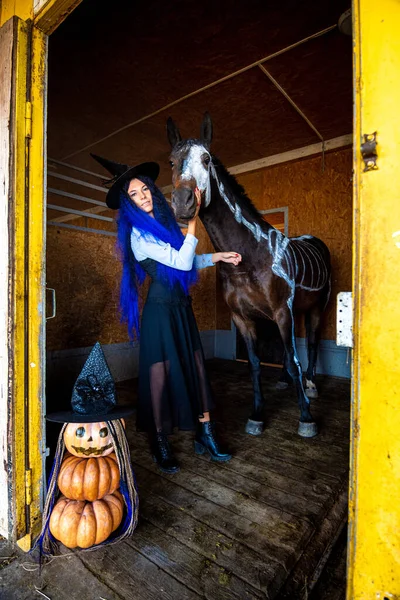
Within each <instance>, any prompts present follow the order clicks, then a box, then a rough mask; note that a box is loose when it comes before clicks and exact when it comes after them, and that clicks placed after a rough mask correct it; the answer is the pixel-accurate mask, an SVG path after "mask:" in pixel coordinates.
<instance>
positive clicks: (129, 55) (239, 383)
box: [46, 0, 353, 599]
mask: <svg viewBox="0 0 400 600" xmlns="http://www.w3.org/2000/svg"><path fill="white" fill-rule="evenodd" d="M348 8H349V4H348V0H343V1H335V2H334V1H333V0H331V1H326V2H318V1H317V0H307V1H306V2H303V1H302V2H300V1H298V0H281V1H280V2H260V1H259V0H246V2H244V1H243V0H238V1H235V2H228V1H227V0H221V1H217V2H216V1H215V0H214V1H213V2H211V1H210V0H204V1H203V2H201V3H200V2H195V1H194V0H189V1H188V0H186V1H183V0H175V1H174V2H173V3H172V4H171V3H165V2H162V1H161V0H147V2H143V1H142V0H140V1H139V0H135V1H132V0H130V1H128V0H115V2H114V3H113V5H112V8H111V7H110V5H109V4H106V3H99V2H96V1H95V0H83V2H82V3H81V4H80V5H79V6H78V7H77V8H76V9H75V10H74V12H73V13H72V14H71V15H70V16H68V18H67V19H66V20H65V21H64V22H63V23H62V24H61V25H60V26H59V27H58V29H57V30H56V31H55V32H54V33H53V34H52V35H51V37H50V41H49V78H48V141H47V149H48V190H47V198H48V206H47V274H46V281H47V286H48V292H47V298H48V306H47V333H46V335H47V341H46V346H47V406H48V410H50V409H51V410H53V409H58V408H59V407H60V406H61V405H62V404H64V405H66V406H67V405H68V403H69V401H70V394H71V388H72V384H73V382H74V381H75V379H76V377H77V375H78V374H79V370H80V368H81V367H82V365H83V363H84V361H85V359H86V357H87V355H88V353H89V351H90V349H91V347H92V346H93V345H94V343H95V342H96V341H100V342H101V344H102V346H103V349H104V351H105V354H106V357H107V360H108V362H109V365H110V368H111V371H112V373H113V376H114V378H115V380H116V381H117V382H119V389H120V394H121V398H122V399H123V400H126V401H132V400H134V399H135V393H136V392H135V390H136V384H135V377H136V376H137V372H138V344H137V343H135V344H133V345H132V344H131V343H129V340H128V336H127V333H126V328H125V326H124V325H123V324H121V323H120V320H119V314H118V288H119V277H120V263H119V260H118V256H117V253H116V250H115V243H116V237H115V232H116V226H115V213H114V212H113V211H110V210H108V209H107V207H106V205H105V193H106V189H105V188H104V185H103V184H104V182H105V181H106V180H107V179H108V178H109V174H108V173H107V172H106V171H103V170H102V169H101V167H100V166H99V165H98V164H97V163H96V162H95V161H94V160H93V159H92V158H91V156H90V153H94V154H97V155H100V156H104V157H107V158H110V159H112V160H116V161H119V162H121V163H124V164H129V165H135V164H138V163H140V162H144V161H148V160H152V161H156V162H158V163H159V164H160V166H161V173H160V177H159V180H158V182H157V183H158V185H159V187H161V188H162V189H163V190H164V192H165V194H166V195H167V196H168V193H169V191H170V184H171V173H170V166H169V162H168V157H169V144H168V141H167V136H166V126H165V125H166V120H167V118H168V117H169V116H172V118H173V119H174V120H175V121H176V122H177V123H178V124H179V127H180V130H181V133H182V135H183V136H184V137H197V136H198V134H199V128H200V123H201V120H202V117H203V114H204V112H205V111H208V112H209V113H210V115H211V117H212V120H213V126H214V138H213V144H212V152H213V153H215V154H216V155H217V156H218V157H219V159H220V160H221V161H222V162H223V164H224V165H225V166H226V167H228V168H229V170H230V171H231V172H232V173H233V174H235V175H236V176H237V179H238V181H239V182H240V183H241V184H242V185H243V186H244V188H245V189H246V192H247V194H248V196H249V197H250V198H251V199H252V201H253V203H254V204H255V206H256V208H257V209H258V210H260V211H261V212H262V213H263V214H264V215H265V218H266V219H267V220H268V221H269V222H270V223H271V224H272V225H274V226H276V227H277V228H279V229H281V230H282V231H284V232H285V233H287V234H288V235H289V236H297V235H302V234H304V233H311V234H313V235H316V236H318V237H320V238H321V239H322V240H324V241H325V243H326V244H327V245H328V246H329V248H330V251H331V254H332V265H333V286H332V295H331V300H330V303H329V305H328V309H327V312H326V316H325V321H324V329H323V335H322V337H323V340H322V342H321V351H320V359H319V363H318V372H319V373H320V374H321V375H324V376H325V377H324V378H323V379H321V386H322V387H321V390H322V392H324V391H326V398H325V399H324V400H323V401H322V403H321V404H320V405H319V406H318V407H317V408H316V414H317V415H319V418H320V421H321V426H320V430H321V433H320V435H319V436H318V438H315V439H314V440H300V439H297V436H296V419H297V408H296V404H295V395H294V393H292V392H291V391H289V392H288V393H287V396H285V399H284V401H281V400H280V398H282V397H281V396H279V397H278V396H277V395H276V392H275V390H274V385H273V383H274V381H275V379H276V378H277V373H278V374H279V369H273V368H271V367H268V366H265V367H264V376H265V378H266V380H267V382H268V383H267V384H266V386H267V390H268V393H269V397H270V406H271V407H272V408H271V410H272V412H271V414H270V415H269V417H270V418H269V419H268V421H267V423H268V424H267V430H266V431H265V432H264V434H263V435H262V436H261V438H257V439H255V438H254V439H251V440H249V439H248V438H247V437H246V436H245V434H244V432H243V429H244V424H245V420H246V418H247V416H248V415H247V413H248V412H249V411H250V403H251V394H252V392H251V386H250V380H249V378H248V373H247V370H246V368H245V365H244V364H243V363H242V362H240V361H244V360H246V354H245V351H244V348H243V344H242V342H241V340H240V338H239V337H238V336H237V333H236V331H235V329H234V328H233V326H232V324H231V319H230V314H229V310H228V308H227V306H226V305H225V304H224V301H223V299H222V296H221V290H220V286H219V281H218V272H217V270H216V269H205V270H203V272H202V273H201V275H200V281H199V283H198V284H197V285H196V287H195V288H194V289H193V293H192V296H193V308H194V312H195V316H196V319H197V323H198V326H199V329H200V332H201V336H202V342H203V346H204V351H205V355H206V358H208V359H210V361H211V362H210V368H211V372H212V383H213V385H214V387H215V388H216V389H217V390H219V392H220V394H221V397H222V400H221V405H222V408H221V410H222V412H223V416H224V422H226V423H227V425H226V431H225V436H226V437H227V438H228V441H229V439H230V437H231V438H232V439H231V441H232V444H233V445H234V446H235V448H234V450H235V460H236V462H235V464H234V465H233V466H232V465H231V464H230V463H229V466H225V467H223V468H222V469H221V470H220V471H219V473H217V470H216V469H215V467H213V469H212V473H211V475H210V477H211V480H212V485H211V488H212V492H210V491H209V487H210V486H209V485H206V482H207V479H204V477H205V476H207V475H206V471H207V470H209V468H208V467H207V465H206V464H205V460H203V459H196V460H197V463H196V461H195V459H194V458H193V457H192V456H190V451H189V440H188V439H187V438H186V437H184V438H182V441H180V442H179V441H177V442H176V443H177V444H180V446H179V452H180V459H181V462H182V464H183V465H184V466H185V465H187V471H186V474H185V469H182V472H181V474H180V475H179V481H178V482H177V483H174V482H175V481H176V480H172V479H171V477H170V476H160V475H158V474H157V471H156V469H155V467H154V466H153V465H152V464H151V458H150V457H147V453H146V452H145V449H144V447H145V441H144V439H143V438H141V437H140V436H139V435H138V434H136V432H135V431H134V423H133V422H132V424H131V425H130V428H129V426H128V431H129V432H130V433H129V436H130V441H131V443H132V447H133V448H134V450H133V460H134V468H137V471H138V473H137V474H138V480H139V484H142V483H143V496H144V505H143V506H144V508H143V522H142V523H141V529H139V530H138V532H139V536H138V537H137V538H136V541H135V542H134V543H133V545H132V544H131V546H129V552H128V555H129V556H131V555H132V556H133V554H132V553H133V552H136V554H137V555H135V557H136V558H135V561H136V563H135V564H137V566H138V569H137V575H135V576H133V575H132V574H130V577H131V578H132V577H133V579H134V585H133V584H132V585H133V587H132V589H136V590H139V589H140V593H141V594H143V595H142V596H140V597H143V598H144V597H146V598H147V597H149V598H150V597H156V594H157V593H159V591H160V589H161V588H163V586H164V589H165V590H166V591H165V595H167V597H171V598H176V597H182V598H183V597H185V598H186V597H187V598H192V597H193V598H194V597H196V598H197V597H207V598H213V599H214V598H236V597H239V598H244V597H246V598H251V597H255V598H258V597H265V595H266V594H268V597H270V598H272V597H285V594H286V597H291V598H295V597H302V596H300V595H299V596H296V595H295V594H300V591H299V590H300V589H302V586H304V580H305V579H306V580H307V578H308V582H309V583H310V581H313V583H312V585H311V584H310V586H309V589H310V590H311V588H312V587H313V586H314V585H315V583H316V575H315V573H317V572H318V568H320V567H321V565H320V564H319V559H318V557H321V556H327V553H328V554H329V549H330V548H331V547H332V544H333V540H334V539H335V536H336V537H337V536H338V535H339V533H340V531H341V527H342V526H343V523H344V521H345V513H346V507H345V499H344V498H345V495H346V478H347V464H348V463H347V452H348V412H349V386H348V378H349V361H348V356H347V352H346V350H345V349H344V348H338V347H337V345H336V294H337V293H338V292H339V291H348V290H350V289H351V253H352V184H351V178H352V148H351V143H352V93H353V92H352V38H351V35H348V33H349V32H348V31H347V34H346V23H348V21H346V20H343V14H344V13H345V11H346V10H347V9H348ZM339 24H340V26H339ZM198 237H199V246H198V251H199V252H211V251H212V250H213V249H212V245H211V242H210V241H209V239H208V236H207V234H206V232H205V230H204V228H203V227H202V226H201V227H199V236H198ZM264 328H265V330H264V331H263V334H264V335H263V337H262V341H261V358H262V360H263V362H264V363H266V364H267V365H271V364H274V365H279V363H280V362H281V357H282V349H281V348H280V346H279V342H278V341H277V336H276V335H275V332H274V330H273V328H272V329H271V327H270V326H265V325H264ZM296 336H297V342H298V349H299V355H300V358H301V360H304V359H305V356H306V350H305V341H304V330H303V328H302V325H301V324H300V323H299V324H298V329H297V331H296ZM271 340H272V341H271ZM228 360H229V361H236V362H235V363H229V362H227V361H228ZM304 364H305V363H304ZM228 371H229V372H230V373H231V377H233V380H230V381H229V382H228V381H226V379H224V377H225V378H226V377H227V375H226V373H227V372H228ZM224 374H225V375H224ZM328 376H329V377H328ZM223 382H225V384H226V385H225V389H228V390H232V394H231V396H230V397H228V395H229V394H228V393H226V392H225V391H224V389H223V385H222V383H223ZM238 389H240V390H241V394H238V393H237V390H238ZM239 396H240V397H239ZM241 401H242V403H241ZM230 403H231V404H230ZM232 406H234V407H235V414H234V415H233V416H232V409H231V407H232ZM239 415H240V416H241V418H239ZM177 439H178V438H177ZM49 440H50V443H52V430H51V429H50V430H49ZM238 465H239V466H238ZM282 470H284V471H282ZM214 472H215V473H214ZM281 472H286V474H287V477H286V479H285V477H284V476H282V475H281ZM233 474H235V478H236V483H235V484H232V477H233ZM188 481H189V482H188ZM238 482H239V483H238ZM304 482H306V484H304ZM196 486H197V487H196ZM235 486H236V487H235ZM246 490H247V491H246ZM216 506H217V507H219V508H220V510H218V511H217V512H215V507H216ZM234 506H235V508H234ZM271 506H272V507H273V508H271ZM310 506H311V507H312V509H310ZM168 507H169V509H170V512H168V510H167V509H168ZM266 507H267V508H266ZM179 509H181V511H180V512H179ZM268 511H269V512H268ZM271 511H272V512H271ZM274 511H275V512H274ZM279 511H280V514H281V517H282V518H281V520H279V518H278V513H279ZM272 513H273V514H272ZM211 514H215V515H216V517H215V522H212V519H211V520H210V515H211ZM171 515H174V516H173V517H172V516H171ZM179 515H181V517H182V522H180V521H179V519H178V516H179ZM221 515H223V516H221ZM229 515H230V516H231V518H232V519H233V521H232V522H231V523H229V526H228V525H226V523H227V522H228V521H229V518H230V517H229ZM260 515H262V517H260ZM271 515H272V516H271ZM288 515H289V516H288ZM184 517H185V518H184ZM292 517H293V518H292ZM169 519H172V521H173V525H171V526H170V525H169ZM268 519H270V520H269V521H268ZM255 530H257V534H254V535H255V538H254V539H252V538H251V535H252V531H253V532H254V531H255ZM279 531H281V532H282V535H281V536H280V534H279ZM288 531H289V532H290V531H293V539H292V540H290V541H289V538H290V536H289V535H288ZM271 532H273V535H272V533H271ZM210 536H211V537H210ZM218 536H221V538H219V537H218ZM274 536H275V537H274ZM210 539H212V540H213V544H214V546H213V547H211V546H212V544H211V545H210ZM220 539H221V540H223V541H222V542H221V543H220ZM207 540H208V541H207ZM268 540H269V541H268ZM271 540H272V541H271ZM312 540H314V546H313V545H312ZM214 542H215V543H214ZM135 544H136V545H135ZM149 548H150V549H151V548H152V549H153V550H149ZM155 549H156V550H155ZM101 552H102V553H103V554H102V555H101V557H100V558H99V559H98V562H97V563H96V560H97V559H91V558H89V559H85V560H86V561H88V564H87V565H86V566H87V568H88V569H89V570H91V571H92V572H93V573H97V574H99V573H101V571H102V569H104V568H105V567H104V561H106V560H107V559H110V560H111V559H112V560H114V561H120V562H118V564H119V568H120V569H121V570H124V569H126V570H127V569H128V563H127V564H126V565H125V566H124V563H123V559H122V558H118V559H117V558H116V557H117V556H118V554H115V552H117V551H116V550H115V551H112V550H110V549H109V550H107V551H101ZM107 552H108V554H107ZM113 552H114V554H112V553H113ZM313 553H314V554H313ZM111 556H112V558H110V557H111ZM132 556H131V560H133V558H132ZM307 556H313V557H314V558H310V565H311V566H310V568H308V567H307V568H306V567H305V566H304V565H305V564H307ZM172 557H173V558H172ZM255 557H257V560H256V559H255ZM121 561H122V562H121ZM138 561H139V562H138ZM89 563H90V564H89ZM139 563H140V564H139ZM154 565H157V567H158V569H159V571H157V573H159V574H158V575H157V577H156V578H155V580H154V581H153V582H149V581H147V578H145V577H144V576H143V574H141V573H142V572H141V569H143V568H144V567H147V568H148V569H149V571H148V572H149V573H151V572H153V571H152V570H151V569H153V568H154ZM282 565H283V570H282V569H281V566H282ZM139 567H140V568H139ZM296 568H297V570H296ZM307 569H308V570H307ZM320 571H321V568H320ZM160 573H161V574H160ZM278 573H279V574H278ZM283 573H285V575H283ZM135 577H136V579H135ZM312 577H314V579H315V581H314V580H312ZM196 581H197V583H196ZM210 582H211V583H212V585H211V584H210ZM107 585H108V586H109V591H110V590H112V593H113V594H116V595H115V597H120V596H118V585H117V584H116V582H115V581H109V582H108V583H107ZM135 586H136V587H135ZM174 586H175V587H174ZM110 593H111V592H110ZM121 593H122V592H121ZM127 593H128V592H124V593H122V596H121V597H124V598H129V597H130V596H129V595H126V594H127ZM279 595H280V596H279ZM107 597H108V596H107ZM132 597H139V596H132ZM157 597H158V596H157Z"/></svg>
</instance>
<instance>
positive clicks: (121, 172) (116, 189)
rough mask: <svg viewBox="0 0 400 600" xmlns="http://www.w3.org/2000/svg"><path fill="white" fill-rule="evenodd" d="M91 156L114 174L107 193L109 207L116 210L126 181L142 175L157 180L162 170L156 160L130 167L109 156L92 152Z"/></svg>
mask: <svg viewBox="0 0 400 600" xmlns="http://www.w3.org/2000/svg"><path fill="white" fill-rule="evenodd" d="M90 156H91V157H92V158H94V159H95V160H97V162H98V163H100V164H101V166H102V167H104V168H105V169H107V171H108V172H109V173H111V175H112V176H113V178H112V179H111V180H110V181H109V182H108V183H111V184H112V185H111V187H110V189H109V190H108V193H107V197H106V204H107V206H108V207H109V208H112V209H114V210H116V209H118V208H119V206H120V191H121V188H122V186H123V185H124V183H126V182H127V181H129V180H130V179H135V178H136V177H138V178H139V179H140V176H141V175H142V176H144V177H150V179H152V180H153V181H155V180H156V179H157V177H158V174H159V172H160V166H159V165H158V164H157V163H156V162H145V163H142V164H140V165H137V166H136V167H130V166H129V165H123V164H121V163H117V162H115V161H113V160H108V158H102V157H101V156H97V155H96V154H90Z"/></svg>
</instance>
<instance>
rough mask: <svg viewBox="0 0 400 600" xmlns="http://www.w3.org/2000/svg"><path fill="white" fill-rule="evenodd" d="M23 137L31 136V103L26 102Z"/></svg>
mask: <svg viewBox="0 0 400 600" xmlns="http://www.w3.org/2000/svg"><path fill="white" fill-rule="evenodd" d="M25 137H27V138H29V139H31V137H32V103H31V102H27V103H26V105H25Z"/></svg>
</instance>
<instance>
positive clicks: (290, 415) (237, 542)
mask: <svg viewBox="0 0 400 600" xmlns="http://www.w3.org/2000/svg"><path fill="white" fill-rule="evenodd" d="M208 368H209V374H210V378H211V382H212V387H213V390H214V393H215V396H216V399H217V402H218V405H219V413H218V422H219V423H220V431H221V433H222V437H223V438H224V439H225V440H226V442H227V444H228V446H229V448H230V449H231V450H232V452H233V454H234V457H233V459H232V460H231V461H230V462H229V463H225V464H216V463H211V462H210V460H209V458H207V457H199V456H195V455H194V452H193V442H192V439H193V434H192V433H190V432H180V433H179V434H176V435H174V436H172V438H171V442H172V445H173V447H174V449H175V451H176V454H177V457H178V459H179V461H180V463H181V471H180V472H179V473H177V474H175V475H166V474H162V473H160V472H159V471H158V469H157V467H156V465H155V464H154V463H153V461H152V459H151V456H150V453H149V449H148V445H147V440H146V437H145V436H144V435H143V434H139V433H137V432H136V431H135V428H134V419H133V418H132V419H129V420H128V421H127V433H128V438H129V441H130V446H131V449H132V460H133V466H134V470H135V473H136V477H137V482H138V486H139V497H140V522H139V526H138V528H137V530H136V532H135V534H134V536H133V537H132V538H131V539H130V540H129V541H126V542H124V543H121V544H119V545H116V546H110V547H108V548H104V549H101V550H98V551H95V552H89V553H87V552H86V553H78V554H75V555H73V556H70V557H68V558H63V559H56V560H55V561H54V562H53V563H52V564H51V565H49V566H48V567H46V568H45V569H44V571H43V573H42V575H41V580H40V585H42V588H41V589H43V590H44V592H45V593H46V594H47V595H48V596H49V597H50V598H51V599H52V600H54V599H57V600H58V599H62V598H64V595H63V593H58V591H57V590H58V587H57V585H58V584H57V581H59V582H60V583H61V582H65V581H67V580H68V575H67V572H68V573H69V574H70V575H69V577H70V580H69V581H70V586H72V587H73V585H74V584H73V579H74V576H73V573H74V572H75V570H76V572H77V573H79V578H80V582H81V578H82V577H86V579H87V585H88V588H87V589H88V590H91V591H90V593H89V595H86V596H85V595H82V594H81V595H79V596H78V595H75V594H72V595H70V597H72V598H75V597H76V598H79V599H80V600H86V598H88V599H89V598H90V599H95V598H105V599H106V600H114V599H115V600H130V599H132V600H133V599H135V600H142V599H143V600H147V599H148V600H150V599H157V600H158V599H159V598H166V599H168V600H169V599H170V600H177V599H190V600H191V599H199V598H206V599H209V600H225V599H229V598H232V599H251V598H270V599H272V598H282V599H284V598H290V599H291V600H294V599H296V598H298V599H301V600H303V598H304V599H305V598H307V597H308V594H309V592H310V591H311V589H312V588H314V595H313V598H316V597H317V596H315V593H316V592H317V588H318V585H316V586H315V583H316V581H317V579H318V575H319V573H321V572H322V570H323V567H324V565H325V562H326V558H327V556H328V553H329V550H330V548H331V547H332V545H333V543H334V541H335V540H336V539H337V538H338V536H339V535H340V531H341V529H342V528H343V525H344V523H345V520H346V511H347V507H346V504H347V480H348V447H349V442H348V439H349V405H350V389H349V383H348V382H346V381H343V380H339V379H334V378H327V377H322V378H320V379H319V390H320V395H321V398H320V399H318V400H315V401H313V403H312V412H313V414H314V417H315V419H316V420H317V422H318V425H319V427H320V434H319V435H318V437H316V438H314V439H302V438H300V437H299V436H298V435H297V433H296V430H297V424H298V410H297V404H296V398H295V394H294V391H293V390H292V389H290V390H289V391H284V392H277V391H276V390H275V387H274V386H275V383H276V380H277V377H278V375H279V371H278V370H276V369H271V368H267V367H264V368H263V382H264V391H265V394H266V396H267V397H268V407H267V412H266V414H267V426H266V429H265V431H264V433H263V434H262V436H260V437H252V436H248V435H246V434H245V433H244V426H245V422H246V419H247V417H248V415H249V413H250V406H251V395H252V394H251V385H250V379H249V374H248V369H247V365H246V364H243V363H239V362H232V361H223V360H213V361H210V362H209V363H208ZM119 395H120V400H121V401H122V402H123V401H127V400H130V401H131V400H132V399H133V398H134V397H135V395H136V382H125V383H123V384H119ZM77 561H78V562H77ZM55 563H56V565H55ZM76 564H78V566H77V567H76V566H75V565H76ZM11 567H13V565H10V566H9V567H8V569H10V568H11ZM15 569H16V567H15V566H14V570H15ZM64 570H65V573H64ZM71 574H72V575H71ZM36 577H37V575H36ZM34 578H35V575H32V574H26V575H25V576H23V575H21V574H19V581H20V583H19V584H18V585H19V591H18V593H17V592H15V595H12V594H11V593H10V591H9V595H2V593H3V592H2V589H3V590H4V587H2V586H3V583H4V585H5V583H6V579H7V577H6V573H5V571H4V570H3V571H2V572H1V577H0V597H1V598H3V597H4V598H7V600H8V598H9V599H10V600H14V599H15V600H22V599H25V598H31V597H32V596H30V595H29V593H28V588H29V589H32V585H34V584H33V581H34ZM43 578H45V585H44V587H43ZM22 580H24V581H25V582H26V585H27V586H28V587H27V588H26V595H24V593H25V592H24V586H23V585H22V586H21V581H22ZM35 585H37V586H38V587H40V586H39V585H38V584H37V583H36V584H35ZM79 585H81V583H80V584H79ZM314 586H315V587H314ZM78 587H79V586H78ZM70 589H71V587H70ZM18 594H20V595H18ZM38 597H39V596H38Z"/></svg>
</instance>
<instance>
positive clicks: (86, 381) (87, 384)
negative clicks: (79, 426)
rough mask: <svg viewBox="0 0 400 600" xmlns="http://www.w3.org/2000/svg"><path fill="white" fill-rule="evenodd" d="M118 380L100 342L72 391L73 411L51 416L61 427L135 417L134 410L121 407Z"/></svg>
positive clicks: (48, 417)
mask: <svg viewBox="0 0 400 600" xmlns="http://www.w3.org/2000/svg"><path fill="white" fill-rule="evenodd" d="M116 396H117V394H116V390H115V383H114V379H113V377H112V375H111V372H110V369H109V367H108V364H107V361H106V357H105V356H104V352H103V349H102V347H101V345H100V343H99V342H96V344H95V345H94V346H93V348H92V350H91V352H90V354H89V356H88V358H87V360H86V362H85V364H84V366H83V369H82V371H81V373H80V375H79V377H78V379H77V380H76V382H75V385H74V387H73V390H72V398H71V407H72V410H66V411H60V412H56V413H51V414H49V415H47V417H46V418H47V420H48V421H56V422H57V423H81V422H82V421H85V422H86V423H97V422H99V421H114V420H115V419H123V418H124V417H127V416H128V415H130V414H132V412H133V410H134V409H133V408H131V407H119V406H117V401H116Z"/></svg>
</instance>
